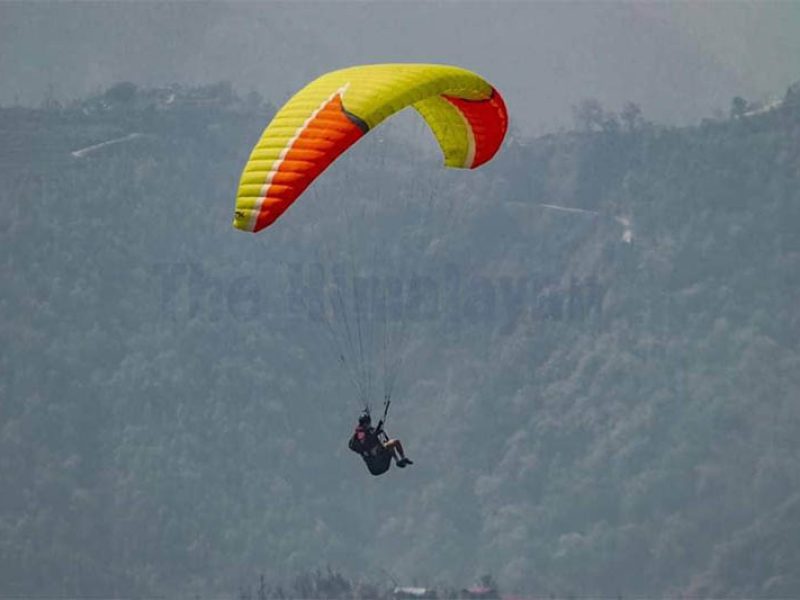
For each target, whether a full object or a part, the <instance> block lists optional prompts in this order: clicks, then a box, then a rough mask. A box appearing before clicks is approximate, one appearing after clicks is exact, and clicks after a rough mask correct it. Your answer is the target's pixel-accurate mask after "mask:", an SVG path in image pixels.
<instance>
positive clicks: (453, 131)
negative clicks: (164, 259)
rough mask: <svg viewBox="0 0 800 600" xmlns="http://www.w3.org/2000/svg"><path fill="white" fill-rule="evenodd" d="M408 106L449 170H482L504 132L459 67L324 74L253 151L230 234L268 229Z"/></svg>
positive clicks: (498, 105)
mask: <svg viewBox="0 0 800 600" xmlns="http://www.w3.org/2000/svg"><path fill="white" fill-rule="evenodd" d="M409 106H413V107H414V109H415V110H416V111H417V112H418V113H419V114H420V115H421V116H422V118H423V119H425V121H426V122H427V124H428V126H429V127H430V128H431V130H432V132H433V134H434V136H435V137H436V139H437V141H438V142H439V146H440V147H441V149H442V153H443V154H444V163H445V166H447V167H453V168H462V169H474V168H476V167H479V166H480V165H482V164H484V163H485V162H487V161H488V160H490V159H491V158H492V157H493V156H494V155H495V153H496V152H497V150H498V149H499V148H500V145H501V143H502V142H503V138H504V137H505V133H506V130H507V128H508V114H507V112H506V107H505V104H504V102H503V99H502V97H501V96H500V94H499V92H498V91H497V90H496V89H494V88H493V87H492V86H491V85H490V84H489V83H487V82H486V81H485V80H483V79H482V78H481V77H479V76H478V75H476V74H475V73H473V72H471V71H468V70H466V69H462V68H460V67H453V66H447V65H428V64H383V65H364V66H357V67H350V68H347V69H341V70H339V71H332V72H330V73H326V74H325V75H322V76H321V77H319V78H317V79H315V80H314V81H312V82H311V83H309V84H308V85H307V86H306V87H304V88H303V89H301V90H300V91H299V92H297V93H296V94H295V95H294V96H293V97H292V98H291V99H290V100H289V101H288V102H287V103H286V104H285V105H284V106H283V107H282V108H281V109H280V110H279V111H278V112H277V114H276V115H275V117H274V118H273V119H272V121H271V122H270V123H269V125H267V128H266V129H265V130H264V132H263V133H262V135H261V138H260V139H259V141H258V143H257V144H256V145H255V147H254V148H253V150H252V153H251V154H250V159H249V160H248V161H247V164H246V165H245V167H244V170H243V171H242V175H241V179H240V182H239V190H238V193H237V196H236V211H235V216H234V220H233V225H234V227H236V228H238V229H242V230H244V231H252V232H256V231H260V230H262V229H264V228H265V227H269V226H270V225H271V224H272V223H274V222H275V220H276V219H278V217H280V216H281V215H282V214H283V213H284V212H285V211H286V209H287V208H289V206H291V205H292V203H293V202H294V201H295V200H297V198H298V197H299V196H300V195H301V194H302V193H303V191H304V190H305V189H306V188H307V187H308V186H309V185H310V184H311V183H312V182H313V181H314V179H315V178H316V177H317V176H319V175H320V173H322V172H323V171H324V170H325V169H326V168H327V167H328V166H329V165H330V164H331V163H332V162H333V161H334V160H335V159H336V158H337V157H338V156H340V155H341V154H342V153H343V152H345V151H346V150H347V149H348V148H349V147H350V146H352V145H353V144H354V143H355V142H357V141H358V140H359V139H360V138H361V137H362V136H364V135H365V134H366V133H368V132H369V131H371V130H372V129H374V128H375V127H377V126H378V125H379V124H380V123H381V122H382V121H384V120H385V119H387V118H388V117H390V116H392V115H393V114H395V113H397V112H398V111H400V110H402V109H404V108H406V107H409Z"/></svg>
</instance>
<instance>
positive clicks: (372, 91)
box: [233, 64, 508, 475]
mask: <svg viewBox="0 0 800 600" xmlns="http://www.w3.org/2000/svg"><path fill="white" fill-rule="evenodd" d="M409 106H411V107H413V108H414V109H415V110H416V111H417V112H418V113H419V114H420V115H421V116H422V118H423V119H424V120H425V122H426V123H427V124H428V126H429V127H430V129H431V131H432V132H433V135H434V137H435V138H436V140H437V141H438V143H439V146H440V148H441V150H442V153H443V155H444V164H445V166H447V167H452V168H460V169H475V168H477V167H479V166H481V165H482V164H484V163H486V162H487V161H489V160H491V159H492V157H494V155H495V154H496V153H497V151H498V149H499V148H500V145H501V144H502V142H503V138H504V137H505V134H506V131H507V129H508V114H507V112H506V107H505V104H504V102H503V98H502V97H501V96H500V93H499V92H498V91H497V90H496V89H495V88H494V87H492V85H490V84H489V83H488V82H486V81H485V80H484V79H482V78H481V77H480V76H478V75H476V74H475V73H473V72H471V71H468V70H466V69H463V68H460V67H455V66H448V65H435V64H381V65H364V66H355V67H349V68H346V69H341V70H338V71H332V72H330V73H326V74H324V75H322V76H321V77H319V78H317V79H315V80H314V81H312V82H311V83H309V84H308V85H306V86H305V87H304V88H303V89H301V90H300V91H299V92H297V93H296V94H295V95H294V96H293V97H292V98H291V99H289V101H288V102H286V104H285V105H284V106H283V107H282V108H281V109H280V110H279V111H278V112H277V113H276V115H275V117H274V118H273V119H272V121H271V122H270V123H269V124H268V125H267V127H266V129H265V130H264V131H263V133H262V134H261V137H260V139H259V141H258V142H257V143H256V145H255V147H254V148H253V150H252V152H251V154H250V158H249V160H248V161H247V163H246V165H245V166H244V169H243V171H242V174H241V178H240V181H239V188H238V192H237V196H236V210H235V213H234V219H233V225H234V227H236V228H237V229H241V230H244V231H250V232H257V231H261V230H263V229H265V228H266V227H269V226H270V225H272V224H273V223H274V222H275V221H276V220H277V219H278V218H279V217H280V216H281V215H282V214H283V213H284V212H285V211H286V210H287V209H288V208H289V207H290V206H291V205H292V204H293V203H294V202H295V201H296V200H297V199H298V198H299V197H300V196H301V195H302V193H303V192H304V191H305V190H306V188H308V186H309V185H311V183H312V182H313V181H314V180H315V179H316V178H317V177H318V176H319V175H320V174H321V173H322V172H323V171H324V170H325V169H326V168H328V166H330V165H331V163H332V162H333V161H334V160H336V158H337V157H339V156H340V155H341V154H342V153H344V152H345V151H347V149H348V148H350V147H351V146H352V145H353V144H355V143H356V142H357V141H358V140H359V139H361V138H362V137H363V136H364V135H366V134H367V133H368V132H370V131H371V130H373V129H374V128H375V127H377V126H378V125H379V124H380V123H381V122H383V121H384V120H386V119H387V118H389V117H391V116H392V115H394V114H395V113H397V112H399V111H401V110H403V109H405V108H407V107H409ZM351 279H353V280H354V281H355V269H352V274H351ZM354 287H355V286H354ZM337 290H338V288H337ZM336 297H337V300H338V302H337V304H338V308H339V312H340V313H341V314H342V316H343V317H344V334H342V333H339V332H337V330H336V327H335V326H334V323H332V322H330V321H331V320H330V319H328V318H327V315H326V314H325V311H322V313H323V314H322V316H323V322H324V323H325V324H326V325H327V326H328V329H329V332H330V334H331V336H332V337H333V338H334V339H335V341H336V343H337V346H338V348H339V351H338V352H337V354H338V355H339V358H340V361H341V362H342V364H343V365H345V366H348V367H349V368H350V369H351V376H352V377H353V379H354V382H355V383H356V387H357V389H358V390H359V400H360V401H362V402H363V403H364V405H365V412H364V414H363V415H362V417H361V418H360V419H359V424H358V426H357V427H356V430H355V432H354V434H353V436H352V437H351V438H350V440H349V442H348V446H349V448H350V449H351V450H353V451H354V452H356V453H358V454H359V455H361V456H362V458H363V459H364V461H365V463H366V464H367V468H368V469H369V471H370V473H372V474H373V475H380V474H382V473H385V472H386V471H387V470H388V469H389V467H390V466H391V462H392V460H394V461H395V465H396V466H398V467H400V468H404V467H406V466H408V465H411V464H413V463H412V461H411V460H409V459H408V458H407V457H406V456H405V453H404V449H403V446H402V444H401V443H400V441H399V440H396V439H390V438H389V436H388V435H387V434H386V432H385V431H384V430H383V425H384V423H385V418H386V411H384V418H383V419H381V420H380V422H379V423H378V425H377V427H373V426H372V422H371V418H370V416H369V397H370V395H371V384H372V374H371V372H370V369H369V367H368V365H369V364H370V363H371V362H373V361H371V360H370V357H369V356H365V351H364V349H365V344H364V343H363V341H364V340H369V339H372V338H375V337H377V336H374V335H371V334H370V332H369V331H367V329H369V328H368V327H367V325H368V323H367V322H366V321H365V317H364V313H363V312H362V311H361V310H360V305H359V297H360V295H359V294H358V293H357V292H356V293H354V294H353V297H354V300H355V314H354V316H353V320H354V325H355V328H351V326H350V322H349V321H348V319H347V312H348V311H347V310H346V306H345V304H346V303H345V301H344V298H343V295H342V294H341V293H338V294H337V296H336ZM384 300H385V299H384ZM383 317H384V318H383V327H382V329H383V334H382V338H383V351H384V353H386V352H387V350H389V349H391V347H392V343H391V342H392V339H391V338H392V336H391V335H390V331H389V327H387V325H388V322H387V317H386V312H385V311H383ZM353 329H355V332H356V333H357V340H358V344H357V345H356V344H355V343H354V339H353V338H354V337H355V333H354V332H353ZM362 333H363V336H362ZM348 348H349V349H350V352H349V355H348V352H347V351H346V349H348ZM355 348H357V349H358V351H357V352H356V351H355V350H354V349H355ZM366 354H368V353H366ZM380 362H382V363H383V368H384V371H385V372H384V385H385V386H386V389H385V394H384V398H385V407H386V409H387V410H388V406H389V402H390V397H391V388H392V385H393V381H394V378H395V374H392V373H389V370H390V369H391V368H392V367H393V366H394V365H396V364H397V363H398V361H394V360H388V359H387V357H386V355H385V354H384V356H383V357H382V360H381V361H380Z"/></svg>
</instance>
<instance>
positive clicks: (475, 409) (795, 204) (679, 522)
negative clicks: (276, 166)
mask: <svg viewBox="0 0 800 600" xmlns="http://www.w3.org/2000/svg"><path fill="white" fill-rule="evenodd" d="M273 101H274V102H276V103H277V102H279V101H280V99H278V98H275V99H273ZM273 112H274V108H273V106H272V105H271V104H270V103H268V102H265V101H264V100H263V99H262V98H260V97H259V96H258V95H256V94H250V95H248V96H246V97H244V98H240V97H239V96H237V94H236V93H235V92H234V91H233V90H232V89H231V87H230V86H228V85H226V84H218V85H213V86H207V87H203V88H184V87H180V86H173V87H171V88H165V89H158V90H145V89H139V88H137V87H136V86H135V85H133V84H127V83H124V84H118V85H116V86H113V87H112V88H110V89H109V90H107V91H105V92H103V93H99V94H98V95H96V96H94V97H92V98H88V99H85V100H82V101H79V102H74V103H71V104H69V105H61V104H59V103H58V102H57V101H56V100H54V99H52V98H48V99H47V100H46V101H45V102H44V103H43V105H42V106H41V107H40V108H21V107H6V108H2V109H0V134H1V135H2V143H0V239H2V248H3V251H2V254H0V490H2V493H0V595H3V596H9V595H10V596H26V595H36V596H42V595H48V596H62V597H63V596H92V597H99V596H114V597H120V596H124V597H131V596H137V595H153V594H156V595H167V596H172V597H195V596H198V597H205V596H213V597H231V598H233V597H242V598H245V597H246V598H251V597H252V598H256V597H257V598H264V597H268V596H269V597H291V596H295V595H298V594H302V595H305V596H306V597H367V596H369V597H376V596H380V595H382V594H384V593H385V591H386V590H388V589H391V588H392V587H393V586H395V585H408V586H411V585H415V586H420V587H430V588H437V589H442V590H448V589H449V590H459V589H462V588H466V587H468V586H469V585H471V584H472V583H473V582H475V581H478V580H479V579H480V578H481V576H483V577H484V580H485V579H486V576H487V574H491V576H492V577H494V579H496V581H497V585H498V586H499V588H500V589H501V590H502V591H504V592H506V593H509V594H517V595H520V594H524V595H538V596H542V595H552V596H594V597H597V596H603V597H630V596H639V597H641V596H648V597H655V596H681V595H691V596H714V597H723V596H726V597H731V596H736V597H751V598H762V597H797V596H799V595H800V469H798V465H800V435H798V431H800V402H798V399H800V347H798V340H800V311H798V308H797V307H798V301H799V300H800V297H799V296H798V293H799V292H800V90H798V89H797V88H796V87H794V88H790V90H789V92H788V93H787V95H786V97H785V99H784V101H783V102H782V103H779V104H776V105H774V106H770V107H766V108H763V109H757V108H753V107H749V106H748V105H747V103H746V102H745V101H744V100H741V99H735V100H734V101H733V102H732V107H731V114H730V115H725V116H724V117H722V116H719V115H717V116H716V117H715V118H713V119H711V118H710V119H707V120H705V121H703V122H702V123H701V124H698V125H697V126H693V127H685V128H674V127H665V126H659V125H656V124H653V123H650V122H647V121H646V120H645V119H644V118H643V117H642V114H641V112H640V111H639V110H638V107H636V106H634V105H628V106H626V107H624V108H623V109H622V110H621V111H619V113H618V114H614V113H611V112H608V111H606V110H605V109H603V107H601V106H599V104H597V103H596V102H592V101H587V102H585V103H583V104H581V105H580V106H578V107H577V108H576V128H575V130H574V131H569V132H562V133H559V134H552V135H548V136H544V137H540V138H536V139H527V138H525V137H524V136H521V135H519V134H518V133H515V132H514V130H513V127H512V134H511V135H510V136H509V138H508V139H507V142H506V144H505V146H504V147H503V149H502V150H501V152H500V154H499V155H498V156H497V158H496V159H495V160H494V161H493V162H491V163H490V164H488V165H486V166H485V167H484V168H481V169H479V170H476V171H474V172H467V171H457V170H446V169H443V168H442V167H441V164H440V162H441V161H440V159H439V158H438V157H437V155H436V149H435V148H434V143H433V140H432V138H431V137H430V136H428V134H426V133H424V132H423V130H422V128H421V125H419V124H418V122H417V121H415V120H414V119H410V118H409V119H406V118H405V115H403V116H401V117H400V118H399V119H398V122H397V123H392V122H389V123H387V124H384V125H382V126H381V127H380V128H379V129H378V130H377V131H375V132H373V133H371V134H370V135H369V136H366V137H365V138H364V140H363V141H361V142H359V144H358V145H357V146H356V147H354V148H353V149H352V150H351V151H350V152H348V153H347V154H346V155H345V156H343V157H342V158H341V159H339V160H338V161H337V162H336V164H335V165H333V166H332V167H331V168H330V169H329V170H328V171H327V172H326V173H324V174H323V175H322V176H321V177H320V178H319V180H318V181H317V182H315V183H314V185H313V186H312V188H310V189H309V190H308V192H307V193H306V194H305V195H304V197H303V198H301V199H300V200H299V201H298V203H297V204H296V205H295V206H293V207H292V208H291V209H290V210H289V211H288V212H287V214H286V215H285V216H284V217H283V218H282V219H281V220H280V221H279V222H278V223H277V224H276V225H274V226H273V227H272V228H270V229H269V230H267V231H264V232H262V233H260V234H257V235H250V234H244V233H242V232H239V231H236V230H234V229H233V228H232V227H231V226H230V221H231V219H232V216H233V202H234V196H235V190H236V186H237V183H238V177H239V172H240V170H241V167H242V165H243V163H244V161H245V160H246V158H247V156H248V153H249V151H250V148H251V147H252V145H253V143H254V142H255V141H256V139H257V138H258V136H259V135H260V133H261V130H262V129H263V127H264V125H265V124H266V123H267V122H268V120H269V118H270V117H271V115H272V114H273ZM410 116H414V115H410ZM513 117H514V115H513V114H512V115H511V118H512V125H513ZM342 271H344V272H348V273H353V274H357V276H358V280H359V281H366V282H368V283H369V288H370V289H372V290H373V292H374V290H378V293H372V294H371V295H370V296H369V298H367V299H366V300H364V304H363V306H362V307H361V308H363V313H364V314H366V315H368V316H369V317H370V318H372V317H375V316H376V315H379V316H380V319H378V318H377V317H376V318H375V319H373V321H375V322H377V321H379V320H380V322H381V323H383V324H384V330H387V329H391V330H392V331H394V332H398V335H396V336H394V337H392V338H391V343H392V348H391V350H392V352H393V356H394V357H395V359H396V360H395V362H394V363H393V364H394V365H395V367H396V383H395V385H394V394H393V400H392V409H391V410H392V412H391V413H390V417H389V421H388V423H387V428H388V429H389V431H390V433H392V434H393V435H396V436H398V437H400V438H401V439H402V441H403V443H404V444H405V446H406V448H407V450H408V452H409V456H411V457H413V458H414V460H415V465H414V466H413V467H411V468H407V469H405V470H404V471H400V470H396V469H393V470H391V471H390V472H389V473H387V474H386V475H385V476H383V477H380V478H372V477H370V476H369V474H368V473H367V472H366V470H365V469H364V465H363V464H362V463H361V461H360V459H359V458H358V457H357V456H355V455H353V454H352V453H350V452H349V451H348V449H347V446H346V441H347V438H348V436H349V435H350V432H351V430H352V426H353V422H354V419H355V418H356V416H357V415H358V410H359V408H360V405H359V402H358V398H357V396H358V392H357V391H356V390H355V389H354V385H353V375H354V372H353V369H352V368H349V367H352V365H347V364H344V363H345V362H346V360H345V358H344V356H343V351H341V348H337V346H336V344H337V343H341V341H342V337H341V335H340V334H341V330H337V329H336V327H339V326H341V324H342V321H341V317H342V316H343V314H344V313H346V310H339V311H335V310H332V304H333V303H332V299H333V298H334V296H333V295H332V293H331V290H332V289H334V288H336V285H335V284H334V283H332V282H334V281H335V280H336V278H337V275H336V274H337V273H340V272H342ZM353 280H355V278H353ZM343 287H344V296H340V297H341V298H342V302H341V304H342V305H343V306H344V305H345V304H347V305H348V306H349V307H352V306H353V304H352V297H353V296H354V295H355V296H358V295H359V294H358V293H354V294H351V293H350V292H351V291H353V290H348V288H347V286H343ZM336 289H337V290H338V291H337V294H338V293H339V292H340V291H341V289H342V286H340V287H339V288H336ZM376 298H382V299H384V300H386V299H388V300H389V301H390V302H391V310H389V309H388V308H387V306H385V305H384V306H383V307H382V310H380V311H378V310H377V308H376V306H377V305H378V304H379V303H377V302H375V299H376ZM355 307H356V308H359V306H358V305H355ZM359 318H360V317H359ZM337 319H338V320H337ZM387 324H388V325H387ZM337 331H338V333H337ZM337 336H338V337H337ZM376 339H377V338H373V339H372V342H371V343H372V346H369V345H368V346H367V348H366V350H365V351H364V352H365V353H366V355H367V356H366V358H365V357H364V356H361V357H360V358H361V359H362V360H361V363H360V364H362V365H364V366H365V369H366V368H371V367H370V362H371V361H370V358H371V356H372V355H373V354H374V353H375V352H377V351H376V350H375V348H377V347H378V345H379V344H378V343H379V342H380V340H378V341H377V342H376ZM383 339H384V340H385V339H386V338H385V337H384V338H383ZM384 345H385V344H384ZM384 350H385V348H384ZM372 362H374V361H372ZM376 372H377V371H376ZM378 374H380V373H378ZM360 375H361V372H359V371H356V372H355V376H356V377H359V376H360ZM385 378H386V375H385V373H384V379H385ZM361 381H362V382H363V381H364V379H361ZM368 383H369V387H368V388H367V389H366V394H368V395H369V396H370V397H371V398H372V400H373V403H374V405H376V406H379V405H380V403H381V401H382V394H383V389H382V388H381V384H380V383H379V381H378V378H377V377H376V378H375V380H374V381H373V379H372V378H370V379H369V380H368ZM362 391H363V390H362ZM490 579H491V578H490ZM320 581H321V582H323V583H319V582H320ZM265 582H266V583H265ZM315 582H316V583H315ZM326 586H328V587H326ZM454 594H455V593H454ZM443 595H445V596H446V595H447V594H443ZM452 595H453V594H450V596H452ZM455 595H457V594H455Z"/></svg>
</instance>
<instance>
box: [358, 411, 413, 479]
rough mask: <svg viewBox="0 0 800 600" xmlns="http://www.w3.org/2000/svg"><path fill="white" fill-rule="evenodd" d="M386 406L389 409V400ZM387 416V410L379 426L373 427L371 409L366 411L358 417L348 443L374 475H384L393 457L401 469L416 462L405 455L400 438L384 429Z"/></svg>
mask: <svg viewBox="0 0 800 600" xmlns="http://www.w3.org/2000/svg"><path fill="white" fill-rule="evenodd" d="M386 408H387V409H388V402H387V405H386ZM385 417H386V411H384V418H383V419H381V420H380V421H378V425H377V427H373V426H372V417H371V416H370V414H369V411H364V413H363V414H362V415H361V416H360V417H359V418H358V425H357V426H356V429H355V431H354V432H353V435H352V436H351V437H350V441H349V442H348V443H347V446H348V447H349V448H350V450H352V451H353V452H355V453H357V454H359V455H360V456H361V458H363V459H364V463H365V464H366V465H367V469H368V470H369V472H370V473H371V474H372V475H382V474H384V473H385V472H386V471H388V470H389V467H390V466H391V465H392V459H394V462H395V464H396V465H397V466H398V467H400V468H401V469H403V468H405V467H407V466H409V465H413V464H414V461H412V460H411V459H410V458H408V457H407V456H406V455H405V451H404V450H403V444H402V443H401V442H400V440H397V439H393V438H390V437H389V436H388V435H387V434H386V432H385V431H384V430H383V424H384V420H385Z"/></svg>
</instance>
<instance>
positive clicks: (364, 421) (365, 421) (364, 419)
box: [358, 413, 372, 425]
mask: <svg viewBox="0 0 800 600" xmlns="http://www.w3.org/2000/svg"><path fill="white" fill-rule="evenodd" d="M358 424H359V425H370V424H372V418H371V417H370V416H369V413H364V414H363V415H361V416H360V417H358Z"/></svg>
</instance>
